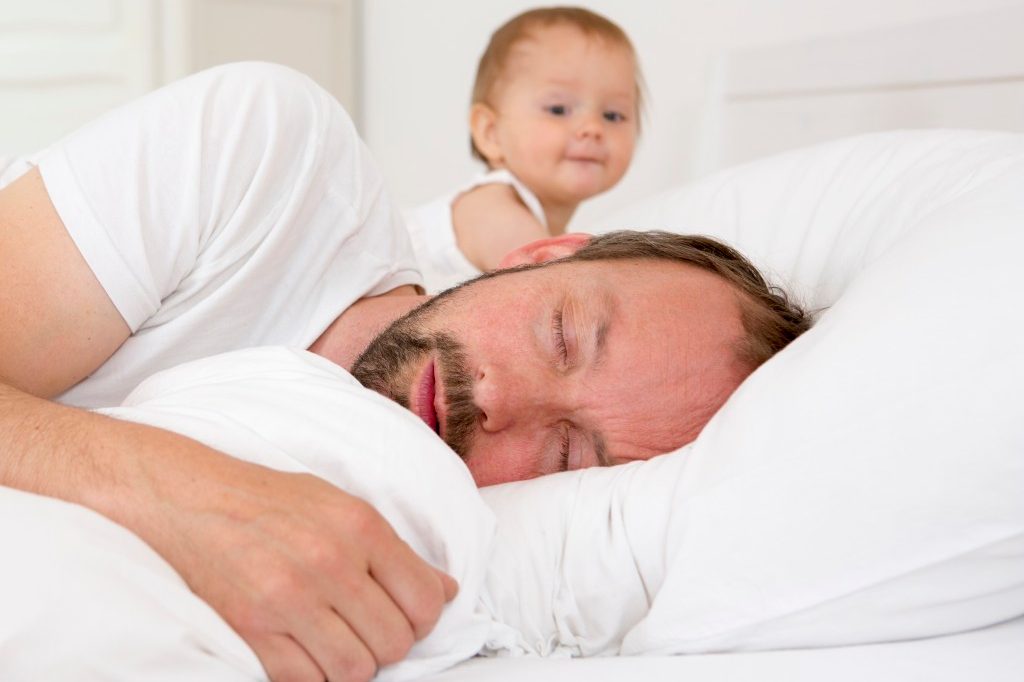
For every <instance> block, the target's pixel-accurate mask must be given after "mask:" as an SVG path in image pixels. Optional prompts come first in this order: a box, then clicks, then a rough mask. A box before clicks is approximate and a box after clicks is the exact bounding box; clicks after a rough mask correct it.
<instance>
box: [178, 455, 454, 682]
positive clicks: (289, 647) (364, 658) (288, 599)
mask: <svg viewBox="0 0 1024 682" xmlns="http://www.w3.org/2000/svg"><path fill="white" fill-rule="evenodd" d="M238 464H242V465H243V466H242V467H238V470H237V471H235V472H234V475H233V476H232V478H231V479H228V480H226V481H225V483H226V484H227V485H225V486H223V487H221V488H220V489H219V490H218V489H217V488H216V486H217V485H219V484H218V483H214V484H213V485H208V484H207V483H204V482H200V481H197V482H196V488H195V491H194V493H192V494H188V495H185V496H183V497H184V498H186V499H185V500H184V503H185V505H186V506H185V508H183V509H182V508H179V509H175V510H174V511H173V512H171V513H170V514H169V515H168V519H167V521H169V522H170V527H168V528H167V531H169V532H168V538H167V544H166V545H165V547H164V548H158V549H161V551H162V552H163V553H165V556H167V558H168V559H169V560H170V561H171V563H172V564H173V565H174V566H175V567H176V568H177V569H178V570H179V572H181V573H182V574H183V575H184V577H185V579H186V581H187V582H188V583H189V585H190V586H191V587H192V589H193V590H194V591H195V592H196V593H197V594H198V595H199V596H201V597H203V598H204V599H205V600H206V601H207V602H209V603H210V604H211V605H212V606H213V607H214V608H215V609H216V610H217V611H218V612H219V613H220V614H221V615H222V616H223V617H224V618H225V619H226V620H227V621H228V623H229V624H230V625H231V626H232V627H233V628H235V630H236V631H237V632H238V633H239V634H240V635H241V636H242V638H243V639H245V640H246V641H247V642H248V643H249V645H250V646H251V647H252V648H253V649H254V650H255V652H256V654H257V656H259V658H260V661H261V662H262V663H263V666H264V667H265V668H266V670H267V673H268V674H269V675H270V677H271V679H272V680H274V681H275V682H283V681H285V680H324V679H327V680H332V681H335V680H339V681H340V680H368V679H370V678H371V677H373V675H374V674H375V673H376V671H377V668H378V667H380V666H383V665H386V664H388V663H394V662H396V661H399V660H401V659H402V658H404V656H405V655H406V653H408V651H409V649H410V647H412V645H413V643H414V642H415V641H416V640H418V639H421V638H423V637H424V636H426V635H427V633H429V632H430V630H431V629H432V628H433V626H434V624H435V623H436V622H437V619H438V617H439V615H440V613H441V609H442V607H443V606H444V604H445V603H446V602H447V601H449V600H451V599H452V598H453V597H454V596H455V592H456V590H457V587H456V583H455V581H454V580H453V579H452V578H451V577H449V576H448V575H446V574H444V573H442V572H440V571H438V570H436V569H434V568H433V567H431V566H430V565H429V564H427V563H426V562H424V561H423V560H422V559H420V558H419V557H418V556H417V555H416V554H415V553H414V552H413V551H412V550H411V549H410V548H409V546H408V545H407V544H406V543H405V542H403V541H402V540H401V539H399V538H398V536H397V535H395V532H394V531H393V530H392V529H391V527H390V526H389V525H388V524H387V522H386V521H385V520H384V519H383V518H382V517H381V516H380V514H378V513H377V512H376V511H375V510H374V509H373V508H372V507H371V506H370V505H369V504H367V503H366V502H364V501H362V500H360V499H358V498H356V497H353V496H351V495H348V494H346V493H344V492H342V491H341V490H339V489H337V488H335V487H334V486H332V485H331V484H329V483H326V482H325V481H322V480H320V479H318V478H315V477H313V476H310V475H306V474H285V473H280V472H276V471H271V470H268V469H264V468H262V467H258V466H255V465H247V464H244V463H238ZM231 468H235V467H233V466H232V467H231ZM161 487H163V486H161Z"/></svg>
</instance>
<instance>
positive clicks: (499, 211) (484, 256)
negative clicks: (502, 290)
mask: <svg viewBox="0 0 1024 682" xmlns="http://www.w3.org/2000/svg"><path fill="white" fill-rule="evenodd" d="M452 226H453V228H454V230H455V241H456V243H458V245H459V248H460V249H461V250H462V253H463V254H465V256H466V258H468V259H469V261H470V262H471V263H472V264H473V265H475V266H476V267H478V268H479V269H480V270H482V271H484V272H486V271H488V270H493V269H494V268H496V267H498V263H499V261H501V259H502V257H503V256H504V255H505V254H506V253H508V252H509V251H512V250H513V249H516V248H518V247H520V246H522V245H523V244H527V243H529V242H532V241H534V240H537V239H544V238H545V237H550V236H551V235H550V233H549V232H548V230H547V228H545V227H544V226H543V225H541V224H540V223H539V222H538V221H537V219H536V218H535V217H534V216H533V214H532V213H530V210H529V209H528V208H526V206H525V205H524V204H523V202H522V201H521V200H520V199H519V196H518V195H517V194H516V191H515V189H513V188H512V187H511V186H510V185H506V184H503V183H501V184H499V183H495V184H488V185H481V186H479V187H474V188H473V189H471V190H469V191H468V192H466V193H465V194H462V195H460V196H459V197H458V198H456V199H455V201H454V202H453V204H452Z"/></svg>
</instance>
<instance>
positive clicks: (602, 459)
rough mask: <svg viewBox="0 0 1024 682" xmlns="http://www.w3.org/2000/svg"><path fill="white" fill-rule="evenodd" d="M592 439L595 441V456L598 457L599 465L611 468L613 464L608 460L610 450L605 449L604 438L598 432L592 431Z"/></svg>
mask: <svg viewBox="0 0 1024 682" xmlns="http://www.w3.org/2000/svg"><path fill="white" fill-rule="evenodd" d="M590 437H591V438H593V439H594V454H595V455H596V456H597V463H598V465H599V466H603V467H610V466H611V465H612V463H611V460H609V459H608V449H607V448H606V447H605V444H604V438H602V437H601V434H599V433H598V432H597V431H591V433H590Z"/></svg>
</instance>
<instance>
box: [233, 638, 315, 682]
mask: <svg viewBox="0 0 1024 682" xmlns="http://www.w3.org/2000/svg"><path fill="white" fill-rule="evenodd" d="M244 637H245V641H246V642H248V643H249V646H250V647H252V650H253V651H255V652H256V657H257V658H259V659H260V663H262V664H263V669H264V670H266V671H267V677H269V678H270V679H271V680H272V681H273V682H306V681H307V680H308V681H309V682H323V680H324V679H326V677H325V675H324V672H323V671H322V670H321V669H320V667H319V666H318V665H317V664H316V662H315V661H314V660H313V659H312V658H311V657H310V656H309V654H307V653H306V650H305V649H303V648H302V647H301V646H299V644H298V643H297V642H296V641H295V640H294V639H292V638H291V637H289V636H288V635H276V634H275V635H268V634H256V633H248V634H246V635H244Z"/></svg>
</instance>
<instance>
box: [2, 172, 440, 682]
mask: <svg viewBox="0 0 1024 682" xmlns="http://www.w3.org/2000/svg"><path fill="white" fill-rule="evenodd" d="M0 253H3V254H5V255H4V274H5V277H4V279H5V283H4V286H3V287H0V484H2V485H6V486H10V487H15V488H20V489H23V490H29V491H33V492H36V493H40V494H43V495H48V496H51V497H57V498H61V499H64V500H68V501H71V502H76V503H79V504H82V505H85V506H87V507H90V508H92V509H94V510H96V511H98V512H100V513H102V514H104V515H105V516H107V517H108V518H110V519H112V520H114V521H116V522H118V523H120V524H122V525H124V526H126V527H127V528H129V529H131V530H132V531H133V532H135V533H136V534H137V535H139V536H140V537H142V538H143V539H144V540H146V541H147V542H148V543H149V544H150V545H151V546H152V547H153V548H154V549H155V550H156V551H157V552H159V553H160V554H161V555H162V556H163V557H164V558H165V559H167V560H168V561H169V562H170V563H171V564H172V565H173V566H174V567H175V568H176V569H177V570H178V572H179V573H181V575H182V576H183V577H184V578H185V580H186V581H187V582H188V584H189V585H190V587H191V588H192V589H193V590H194V591H195V592H196V593H197V594H198V595H199V596H200V597H202V598H203V599H205V600H206V601H207V602H209V603H210V604H211V605H212V606H213V607H214V608H215V609H216V610H217V611H218V612H219V613H220V614H221V615H222V616H223V617H224V618H225V620H227V621H228V623H230V624H231V625H232V627H234V628H235V629H236V630H237V631H238V633H239V634H240V635H241V636H242V637H243V638H244V639H245V640H246V641H247V642H248V643H249V645H250V646H252V648H253V649H254V650H255V651H256V653H257V655H258V656H259V658H260V660H261V662H262V663H263V665H264V666H265V667H266V669H267V671H268V673H269V674H270V676H271V677H272V678H274V679H282V678H288V679H307V678H308V679H311V680H313V679H315V680H323V679H324V678H325V677H326V678H328V679H331V680H342V679H346V680H347V679H368V678H369V677H370V676H372V674H373V673H374V671H375V670H376V668H377V666H379V665H384V664H387V663H391V662H394V661H397V660H399V659H401V658H402V657H403V656H404V655H405V654H406V652H407V651H408V649H409V647H411V645H412V643H413V641H414V640H415V639H418V638H421V637H423V636H424V635H426V634H427V632H429V631H430V629H431V628H432V627H433V625H434V623H435V622H436V620H437V618H438V616H439V614H440V611H441V608H442V607H443V605H444V603H445V601H447V600H449V599H451V597H452V596H454V592H455V584H454V581H452V580H451V578H449V577H448V576H446V575H443V574H442V573H440V572H439V571H436V570H434V569H433V568H432V567H430V566H429V565H428V564H426V563H425V562H423V561H422V560H421V559H420V558H419V557H417V556H416V555H415V553H414V552H412V550H411V549H409V547H408V546H407V545H406V544H405V543H404V542H402V540H401V539H399V538H398V537H397V536H396V535H395V534H394V532H393V531H392V530H391V528H390V527H389V526H388V525H387V523H386V522H385V521H384V520H383V518H382V517H381V516H380V515H379V514H377V512H376V511H375V510H374V509H373V508H372V507H370V506H369V505H368V504H366V503H365V502H363V501H362V500H359V499H358V498H355V497H352V496H350V495H347V494H345V493H344V492H342V491H340V490H338V489H337V488H335V487H333V486H331V485H330V484H327V483H325V482H323V481H321V480H319V479H317V478H315V477H313V476H309V475H304V474H287V473H282V472H277V471H273V470H270V469H267V468H264V467H261V466H258V465H254V464H250V463H246V462H242V461H239V460H236V459H234V458H231V457H228V456H227V455H224V454H222V453H219V452H217V451H215V450H212V449H210V448H207V447H205V446H203V445H202V444H200V443H198V442H196V441H193V440H191V439H188V438H185V437H183V436H180V435H177V434H173V433H170V432H167V431H162V430H160V429H156V428H153V427H149V426H144V425H140V424H132V423H128V422H121V421H117V420H114V419H110V418H107V417H104V416H101V415H97V414H93V413H89V412H85V411H82V410H77V409H74V408H69V407H65V406H62V405H58V404H56V403H53V402H50V401H49V400H47V398H50V397H53V396H55V395H58V394H59V393H61V392H63V391H64V390H66V389H67V388H69V387H70V386H73V385H74V384H75V383H77V382H78V381H80V380H81V379H82V378H84V377H86V376H88V375H89V374H90V373H91V372H92V371H94V370H95V369H96V368H97V367H99V366H100V365H102V364H103V362H104V361H105V360H106V359H107V358H109V357H110V355H111V354H112V353H113V352H114V351H116V349H117V348H118V346H120V345H121V344H122V343H123V342H124V340H125V339H127V338H128V336H129V331H130V330H129V329H128V327H127V325H126V324H125V322H124V321H123V319H122V318H121V316H120V315H119V313H118V312H117V309H116V308H115V307H114V305H113V303H112V302H111V301H110V299H109V298H108V297H107V295H106V292H105V291H104V290H103V288H102V286H101V285H100V283H99V282H98V281H97V280H96V278H95V276H94V275H93V274H92V272H91V270H90V269H89V266H88V265H87V264H86V262H85V261H84V259H83V258H82V256H81V254H80V253H79V252H78V250H77V248H76V246H75V244H74V242H73V241H72V240H71V238H70V237H69V236H68V233H67V231H66V230H65V229H64V226H63V224H62V223H61V221H60V218H59V216H58V215H57V213H56V210H55V209H54V207H53V204H52V202H51V201H50V199H49V196H48V194H47V193H46V189H45V187H44V185H43V182H42V178H41V177H40V174H39V173H38V171H32V172H30V173H27V174H26V175H25V176H23V177H22V178H20V179H19V180H17V181H15V182H14V183H13V184H12V185H10V186H8V187H6V188H4V189H3V190H0Z"/></svg>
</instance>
